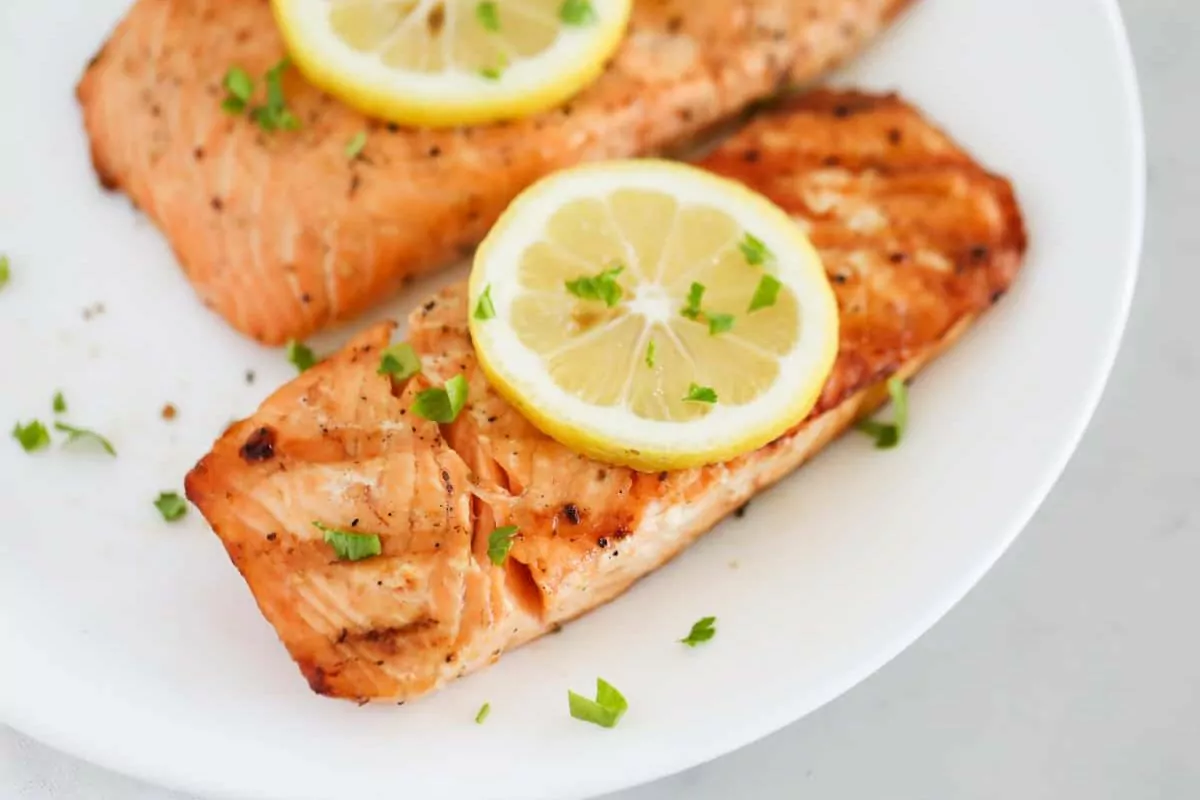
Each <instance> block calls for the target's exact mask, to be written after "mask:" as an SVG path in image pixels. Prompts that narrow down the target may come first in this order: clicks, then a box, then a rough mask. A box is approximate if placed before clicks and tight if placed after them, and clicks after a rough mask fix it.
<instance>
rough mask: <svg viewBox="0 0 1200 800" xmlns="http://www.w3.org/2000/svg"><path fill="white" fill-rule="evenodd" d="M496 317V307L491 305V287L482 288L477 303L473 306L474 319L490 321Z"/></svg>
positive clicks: (489, 285)
mask: <svg viewBox="0 0 1200 800" xmlns="http://www.w3.org/2000/svg"><path fill="white" fill-rule="evenodd" d="M495 316H496V307H495V306H494V305H492V285H491V284H490V283H489V284H488V285H487V286H485V287H483V294H481V295H479V302H478V303H476V304H475V319H492V318H493V317H495Z"/></svg>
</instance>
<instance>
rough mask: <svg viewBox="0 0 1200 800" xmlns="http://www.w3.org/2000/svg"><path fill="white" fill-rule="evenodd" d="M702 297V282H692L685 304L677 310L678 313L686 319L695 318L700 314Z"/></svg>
mask: <svg viewBox="0 0 1200 800" xmlns="http://www.w3.org/2000/svg"><path fill="white" fill-rule="evenodd" d="M703 299H704V284H703V283H696V282H695V281H693V282H692V285H691V287H690V288H689V289H688V296H687V305H686V306H684V307H683V308H681V309H680V310H679V313H680V314H682V315H683V316H685V317H687V318H688V319H696V318H697V317H699V316H700V301H701V300H703Z"/></svg>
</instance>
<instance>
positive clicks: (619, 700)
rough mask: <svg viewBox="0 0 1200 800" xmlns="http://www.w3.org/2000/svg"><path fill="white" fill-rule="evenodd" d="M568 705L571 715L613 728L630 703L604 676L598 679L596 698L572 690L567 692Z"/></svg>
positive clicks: (603, 726)
mask: <svg viewBox="0 0 1200 800" xmlns="http://www.w3.org/2000/svg"><path fill="white" fill-rule="evenodd" d="M567 705H568V706H569V707H570V709H571V716H572V717H574V718H575V719H578V720H583V721H584V722H590V723H592V724H594V725H599V726H600V727H602V728H611V727H613V726H614V725H616V724H617V722H618V721H620V719H621V717H623V716H624V715H625V712H626V711H627V710H628V709H629V703H628V702H627V701H626V700H625V697H624V696H623V695H622V694H621V693H620V692H618V691H617V690H616V688H615V687H614V686H613V685H612V684H610V683H608V682H607V681H605V680H604V679H603V678H597V679H596V699H595V700H589V699H587V698H586V697H583V696H582V695H578V694H575V693H574V692H572V691H568V692H567Z"/></svg>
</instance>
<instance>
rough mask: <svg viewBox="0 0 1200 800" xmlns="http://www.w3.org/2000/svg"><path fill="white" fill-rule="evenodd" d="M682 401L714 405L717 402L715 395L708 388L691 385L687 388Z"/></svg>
mask: <svg viewBox="0 0 1200 800" xmlns="http://www.w3.org/2000/svg"><path fill="white" fill-rule="evenodd" d="M683 399H684V400H691V401H692V402H695V403H715V402H717V393H716V392H715V391H713V390H712V389H711V388H710V387H708V386H700V385H699V384H696V383H693V384H691V385H690V386H688V391H687V394H686V395H684V398H683Z"/></svg>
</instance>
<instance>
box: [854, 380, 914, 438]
mask: <svg viewBox="0 0 1200 800" xmlns="http://www.w3.org/2000/svg"><path fill="white" fill-rule="evenodd" d="M887 390H888V394H889V395H890V396H891V398H892V407H893V409H894V411H893V413H892V421H891V422H876V421H875V420H873V419H863V420H859V421H858V424H857V425H855V427H856V428H858V429H859V430H860V431H862V432H863V433H865V434H867V435H868V436H871V437H873V438H874V439H875V446H876V447H877V448H879V449H880V450H890V449H891V448H893V447H895V446H896V445H898V444H900V437H901V436H903V435H904V428H905V426H906V425H908V387H907V386H905V385H904V381H902V380H900V379H899V378H889V379H888V382H887Z"/></svg>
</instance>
